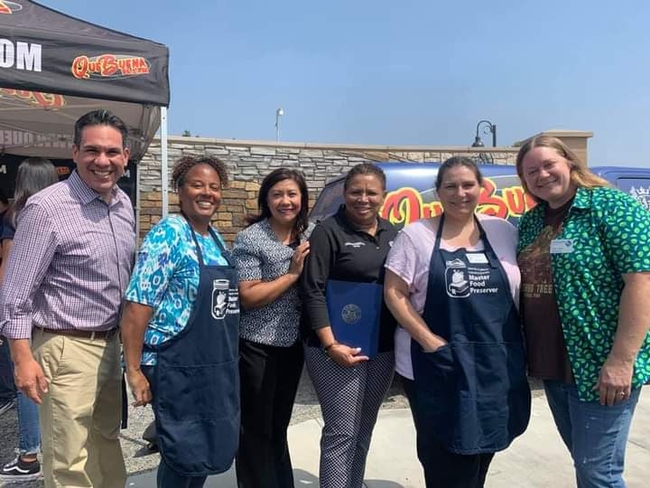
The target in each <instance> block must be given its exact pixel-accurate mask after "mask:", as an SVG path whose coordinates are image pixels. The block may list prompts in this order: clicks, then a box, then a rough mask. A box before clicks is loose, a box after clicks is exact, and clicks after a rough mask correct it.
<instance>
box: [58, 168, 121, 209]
mask: <svg viewBox="0 0 650 488" xmlns="http://www.w3.org/2000/svg"><path fill="white" fill-rule="evenodd" d="M67 181H68V184H69V185H70V188H71V190H72V194H73V195H74V196H76V197H77V198H78V199H79V200H80V201H81V203H82V204H83V205H88V204H89V203H90V202H92V201H93V200H96V199H99V200H101V201H103V202H104V203H106V202H105V200H104V199H103V198H102V195H100V194H99V193H98V192H96V191H95V190H93V189H92V188H90V187H89V186H88V185H87V184H86V182H85V181H84V180H83V179H82V178H81V176H79V173H78V172H77V170H76V169H75V170H74V171H73V172H72V174H70V176H69V177H68V180H67ZM119 196H120V195H119V189H118V187H117V185H115V186H114V187H113V188H112V189H111V201H110V203H108V206H112V205H113V204H114V203H116V202H118V201H119Z"/></svg>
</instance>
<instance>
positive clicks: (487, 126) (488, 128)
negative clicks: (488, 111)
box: [472, 120, 497, 147]
mask: <svg viewBox="0 0 650 488" xmlns="http://www.w3.org/2000/svg"><path fill="white" fill-rule="evenodd" d="M481 126H484V130H483V133H484V134H487V133H489V132H491V133H492V147H497V126H496V124H493V123H492V122H490V121H489V120H479V121H478V124H476V138H475V139H474V143H473V144H472V147H485V144H483V141H482V140H481V136H479V131H480V130H481Z"/></svg>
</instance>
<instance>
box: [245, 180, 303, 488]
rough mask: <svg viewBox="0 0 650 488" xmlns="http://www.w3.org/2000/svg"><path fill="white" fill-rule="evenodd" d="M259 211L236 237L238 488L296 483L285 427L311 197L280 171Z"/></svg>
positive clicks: (296, 362) (297, 369)
mask: <svg viewBox="0 0 650 488" xmlns="http://www.w3.org/2000/svg"><path fill="white" fill-rule="evenodd" d="M257 202H258V206H259V210H260V214H259V215H258V216H255V217H252V218H250V219H249V223H250V225H249V226H248V227H247V228H246V229H244V230H243V231H241V232H240V233H239V234H237V238H236V239H235V245H234V248H233V256H234V258H235V262H236V264H237V272H238V275H239V280H240V283H239V293H240V295H241V301H242V307H243V312H242V316H241V326H240V338H241V340H240V344H239V350H240V353H241V358H240V363H239V371H240V376H241V411H242V417H241V435H240V445H239V452H238V453H237V480H238V485H239V487H240V488H249V487H250V488H262V487H264V488H284V487H288V486H293V470H292V467H291V459H290V457H289V448H288V445H287V427H288V426H289V420H290V419H291V410H292V408H293V402H294V399H295V397H296V390H297V388H298V382H299V380H300V373H301V371H302V364H303V353H302V346H301V344H300V341H299V336H300V332H299V331H300V297H299V294H298V288H297V285H296V283H297V281H298V277H299V276H300V273H301V272H302V267H303V262H304V259H305V256H307V254H308V253H309V243H308V242H307V240H306V239H307V237H308V234H309V233H310V231H311V228H309V227H308V223H307V211H308V194H307V185H306V184H305V179H304V177H303V176H302V174H301V173H300V172H298V171H296V170H292V169H285V168H279V169H277V170H275V171H273V172H271V173H270V174H269V175H267V176H266V178H264V181H263V182H262V186H261V188H260V192H259V195H258V199H257Z"/></svg>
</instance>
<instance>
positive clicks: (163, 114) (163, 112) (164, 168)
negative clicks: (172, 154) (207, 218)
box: [160, 107, 169, 218]
mask: <svg viewBox="0 0 650 488" xmlns="http://www.w3.org/2000/svg"><path fill="white" fill-rule="evenodd" d="M167 157H168V154H167V107H160V158H161V159H162V161H161V163H162V164H161V167H160V179H161V185H160V191H161V193H162V217H163V218H165V217H167V213H168V211H169V195H168V194H167V191H168V186H169V176H168V175H167V173H168V162H167Z"/></svg>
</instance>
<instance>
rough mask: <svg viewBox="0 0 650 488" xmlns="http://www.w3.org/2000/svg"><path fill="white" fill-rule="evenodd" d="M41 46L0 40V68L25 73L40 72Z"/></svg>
mask: <svg viewBox="0 0 650 488" xmlns="http://www.w3.org/2000/svg"><path fill="white" fill-rule="evenodd" d="M42 50H43V46H42V45H41V44H30V43H28V42H17V43H16V45H15V46H14V43H13V42H11V41H10V40H9V39H0V68H13V67H14V66H16V69H20V70H25V71H37V72H40V71H41V53H42Z"/></svg>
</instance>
